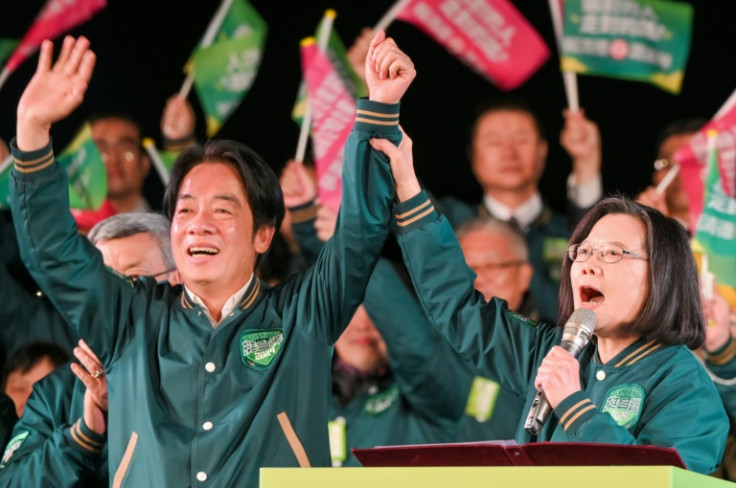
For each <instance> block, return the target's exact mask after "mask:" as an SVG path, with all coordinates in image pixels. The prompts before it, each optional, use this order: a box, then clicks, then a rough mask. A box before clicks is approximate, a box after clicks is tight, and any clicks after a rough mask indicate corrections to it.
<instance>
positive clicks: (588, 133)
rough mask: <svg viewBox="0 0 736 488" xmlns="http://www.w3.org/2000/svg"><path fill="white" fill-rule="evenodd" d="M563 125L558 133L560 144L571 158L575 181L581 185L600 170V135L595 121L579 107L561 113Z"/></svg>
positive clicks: (598, 173) (594, 176)
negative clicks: (578, 108)
mask: <svg viewBox="0 0 736 488" xmlns="http://www.w3.org/2000/svg"><path fill="white" fill-rule="evenodd" d="M562 116H563V117H564V119H565V126H564V127H563V128H562V133H561V134H560V144H561V145H562V147H563V148H564V149H565V151H567V153H568V154H569V155H570V157H571V158H572V164H573V171H574V172H575V177H576V183H577V184H578V185H582V184H584V183H587V182H589V181H590V180H592V179H593V178H596V177H598V175H600V172H601V136H600V132H599V130H598V126H597V125H596V123H595V122H593V121H592V120H590V119H588V118H587V117H586V116H585V112H584V111H583V110H582V109H580V110H578V111H576V112H571V111H570V110H565V111H564V112H563V113H562Z"/></svg>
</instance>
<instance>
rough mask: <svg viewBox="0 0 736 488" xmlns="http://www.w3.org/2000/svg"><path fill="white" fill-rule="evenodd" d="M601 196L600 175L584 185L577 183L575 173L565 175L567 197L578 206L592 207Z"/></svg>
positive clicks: (601, 184)
mask: <svg viewBox="0 0 736 488" xmlns="http://www.w3.org/2000/svg"><path fill="white" fill-rule="evenodd" d="M602 196H603V178H602V177H601V175H598V177H596V178H593V179H592V180H590V181H589V182H587V183H585V184H584V185H578V184H577V181H576V178H575V173H570V176H568V177H567V197H568V198H569V199H570V201H571V202H572V203H573V204H574V205H575V206H576V207H579V208H587V207H592V206H593V205H595V204H596V202H598V200H600V199H601V197H602Z"/></svg>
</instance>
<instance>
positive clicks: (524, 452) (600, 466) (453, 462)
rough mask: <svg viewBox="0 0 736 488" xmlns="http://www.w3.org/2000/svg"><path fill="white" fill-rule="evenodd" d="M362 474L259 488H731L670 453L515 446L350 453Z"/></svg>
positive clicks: (279, 479)
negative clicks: (695, 471)
mask: <svg viewBox="0 0 736 488" xmlns="http://www.w3.org/2000/svg"><path fill="white" fill-rule="evenodd" d="M353 453H354V454H355V457H356V458H357V459H358V460H359V461H360V462H361V464H363V466H367V467H362V468H261V483H260V486H261V487H262V488H291V487H294V486H299V487H306V488H311V487H314V488H346V487H349V488H363V487H365V488H376V487H381V488H384V487H402V488H403V487H414V486H416V487H421V488H448V487H449V488H475V487H488V486H492V487H493V488H527V487H528V488H558V487H559V488H590V487H591V486H595V488H622V487H626V488H638V487H643V488H735V487H736V483H730V482H728V481H724V480H719V479H715V478H711V477H709V476H705V475H702V474H698V473H694V472H692V471H687V470H685V469H683V468H684V467H685V465H684V463H683V462H682V459H681V458H680V456H679V454H678V453H677V451H676V450H675V449H669V448H663V447H655V446H626V445H613V444H585V443H561V442H541V443H533V444H524V445H518V444H516V443H515V442H513V441H490V442H478V443H475V442H473V443H460V444H427V445H414V446H387V447H377V448H373V449H353Z"/></svg>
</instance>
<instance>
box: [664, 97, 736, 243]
mask: <svg viewBox="0 0 736 488" xmlns="http://www.w3.org/2000/svg"><path fill="white" fill-rule="evenodd" d="M710 130H715V131H716V132H717V135H716V136H715V138H716V140H715V145H716V148H717V156H715V157H716V158H717V165H718V171H719V174H720V182H721V183H720V184H721V186H722V189H723V192H724V193H725V194H726V196H728V197H729V198H734V197H736V98H733V97H732V99H729V101H727V102H726V104H725V105H724V106H723V107H722V108H721V110H719V111H718V113H717V114H716V116H715V117H714V118H713V119H711V121H710V122H708V123H707V124H705V126H704V127H703V128H702V129H700V130H699V131H698V132H697V133H696V134H695V135H694V136H693V137H692V138H691V139H690V141H689V142H688V143H687V144H686V145H685V146H683V147H682V148H680V149H679V150H678V151H677V152H676V153H675V156H674V159H675V161H676V162H677V163H678V164H679V165H680V177H681V179H682V183H683V186H684V188H685V192H686V193H687V199H688V205H689V207H690V227H691V228H693V229H694V228H695V226H696V224H697V222H698V219H699V218H700V214H701V212H702V211H703V204H704V203H705V196H704V195H705V193H704V191H703V189H704V187H705V186H706V185H705V178H704V177H703V175H704V173H705V172H706V171H707V170H708V157H709V153H708V136H707V134H708V131H710Z"/></svg>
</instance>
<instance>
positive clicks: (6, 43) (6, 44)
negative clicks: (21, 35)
mask: <svg viewBox="0 0 736 488" xmlns="http://www.w3.org/2000/svg"><path fill="white" fill-rule="evenodd" d="M18 44H19V41H17V40H15V39H5V38H2V37H0V63H2V62H3V61H5V59H7V57H8V56H10V55H11V54H13V51H15V48H16V47H18Z"/></svg>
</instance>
